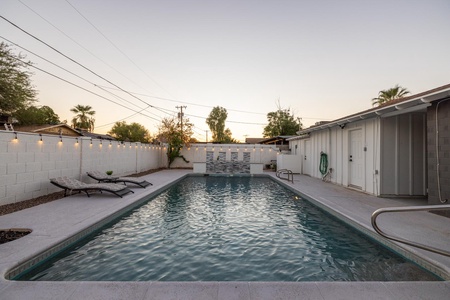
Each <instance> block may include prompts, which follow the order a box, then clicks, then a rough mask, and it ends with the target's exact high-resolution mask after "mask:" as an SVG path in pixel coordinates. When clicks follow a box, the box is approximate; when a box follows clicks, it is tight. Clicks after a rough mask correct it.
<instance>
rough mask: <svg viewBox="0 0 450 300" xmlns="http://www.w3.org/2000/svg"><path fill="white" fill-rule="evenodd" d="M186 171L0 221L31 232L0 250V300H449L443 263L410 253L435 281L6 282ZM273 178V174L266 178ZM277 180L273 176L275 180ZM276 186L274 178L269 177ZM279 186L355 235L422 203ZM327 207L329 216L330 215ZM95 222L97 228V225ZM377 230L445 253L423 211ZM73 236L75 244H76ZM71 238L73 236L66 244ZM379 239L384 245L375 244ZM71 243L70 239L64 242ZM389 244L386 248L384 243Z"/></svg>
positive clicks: (441, 223) (447, 245)
mask: <svg viewBox="0 0 450 300" xmlns="http://www.w3.org/2000/svg"><path fill="white" fill-rule="evenodd" d="M189 173H191V171H189V170H165V171H161V172H157V173H153V174H150V175H147V176H144V177H142V178H143V179H146V180H148V181H150V182H152V183H153V184H154V185H153V186H150V187H147V188H146V189H141V188H133V190H134V191H135V194H129V195H127V196H125V197H124V198H119V197H116V196H112V195H109V194H96V195H93V196H91V197H90V198H88V197H86V196H85V195H78V194H77V195H73V196H70V197H67V198H64V199H61V200H58V201H54V202H50V203H46V204H43V205H40V206H36V207H33V208H29V209H25V210H22V211H19V212H16V213H13V214H9V215H5V216H0V228H31V229H32V230H33V232H32V233H31V234H29V235H27V236H26V237H23V238H21V239H18V240H16V241H13V242H10V243H6V244H2V245H0V273H1V274H2V276H1V278H0V299H68V300H75V299H142V300H144V299H227V300H228V299H362V298H364V299H448V295H450V281H448V280H449V279H450V258H447V257H443V256H441V255H437V254H432V253H429V252H427V251H423V250H417V249H413V248H411V247H408V246H402V245H397V244H395V243H393V244H392V245H391V246H393V247H395V248H396V251H398V252H402V251H404V253H403V254H404V255H409V257H411V258H412V259H417V260H418V262H419V263H420V264H423V265H427V266H428V267H434V268H435V272H437V273H438V274H441V276H442V277H444V278H446V279H447V281H442V282H299V283H297V282H39V281H34V282H24V281H10V280H7V279H5V276H6V274H7V273H8V272H10V271H11V270H13V269H16V271H17V272H20V271H21V269H26V268H27V267H28V266H27V264H26V262H28V261H29V260H30V259H32V258H34V257H36V256H37V255H42V256H43V257H45V255H48V254H47V252H46V251H47V250H48V249H49V248H52V247H56V248H55V249H54V250H55V251H57V250H58V249H57V247H60V246H59V244H60V243H61V242H63V241H65V240H67V239H69V238H71V237H73V236H74V235H77V234H78V236H83V235H85V234H88V233H89V232H90V231H91V230H92V229H91V228H92V226H94V227H95V226H97V227H98V226H101V221H102V220H104V219H105V218H108V217H110V218H112V217H114V215H115V214H116V213H117V212H119V213H120V212H121V211H123V210H126V209H127V207H128V206H130V205H133V203H135V202H138V201H139V200H140V199H142V198H144V197H145V196H147V195H149V196H152V195H154V194H157V193H158V192H160V191H161V190H163V189H164V187H165V186H167V185H168V184H171V183H173V182H175V181H177V180H179V179H180V178H182V177H184V176H186V175H187V174H189ZM268 175H269V176H273V177H275V176H274V173H268ZM275 179H276V178H275ZM276 180H278V179H276ZM281 182H282V184H284V185H286V186H288V187H290V188H291V189H295V190H297V191H299V192H301V193H302V194H303V195H304V197H306V198H308V199H309V200H310V201H312V202H315V203H316V204H317V205H319V206H321V207H322V208H324V209H327V210H329V211H330V212H331V213H333V214H335V215H336V216H338V217H340V218H344V219H346V220H347V221H348V222H350V223H351V224H352V225H353V226H355V227H358V228H359V230H362V231H367V233H368V234H372V235H374V236H376V234H374V232H373V230H372V229H371V226H370V215H371V214H372V212H373V211H374V210H376V209H378V208H381V207H389V206H405V205H420V204H426V203H424V202H423V201H422V202H421V201H419V200H404V199H403V200H398V199H394V200H393V199H383V198H377V197H373V196H370V195H366V194H363V193H360V192H357V191H352V190H349V189H345V188H343V187H339V186H336V185H333V184H330V183H324V182H322V181H320V180H317V179H314V178H310V177H306V176H299V175H296V176H295V178H294V183H288V182H287V181H281ZM331 208H332V210H330V209H331ZM99 222H100V223H99ZM379 223H380V225H381V226H382V228H383V229H384V230H386V231H389V232H394V233H396V234H399V235H401V236H404V237H407V238H410V239H413V240H415V241H417V242H421V243H425V244H429V245H432V246H434V247H439V248H442V249H447V250H449V249H450V219H449V218H444V217H441V216H437V215H435V214H431V213H427V212H415V213H407V214H406V213H397V214H390V215H382V216H380V218H379ZM78 236H77V238H78ZM73 240H75V238H73ZM381 240H384V239H381ZM68 243H70V241H69V242H68ZM386 243H388V244H389V243H390V242H386Z"/></svg>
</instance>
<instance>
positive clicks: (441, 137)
mask: <svg viewBox="0 0 450 300" xmlns="http://www.w3.org/2000/svg"><path fill="white" fill-rule="evenodd" d="M448 100H450V84H449V85H445V86H442V87H439V88H436V89H433V90H429V91H426V92H423V93H420V94H416V95H413V96H410V97H405V98H401V99H397V100H394V101H390V102H388V103H385V104H383V105H381V106H378V107H375V108H372V109H369V110H366V111H362V112H359V113H356V114H353V115H350V116H346V117H343V118H340V119H337V120H334V121H331V122H320V123H318V125H315V126H312V127H309V128H307V129H304V130H301V131H299V132H298V133H297V134H298V136H295V137H292V138H290V139H288V141H289V148H290V149H291V154H290V155H289V156H288V157H287V156H285V155H280V156H279V158H278V167H279V168H287V169H292V168H293V169H295V170H297V171H298V172H297V173H301V174H305V175H309V176H312V177H317V178H323V179H324V180H327V181H331V182H332V183H335V184H339V185H343V186H346V187H349V188H352V189H357V190H361V191H363V192H366V193H369V194H373V195H376V196H381V197H391V196H398V197H402V196H404V197H415V196H417V197H428V202H429V203H430V204H440V203H445V202H446V201H447V200H448V199H449V198H450V131H449V126H450V102H449V101H448ZM323 153H324V154H326V156H325V155H322V154H323ZM325 159H326V160H327V163H328V166H327V170H326V172H324V170H323V167H324V163H325V162H324V160H325ZM283 161H286V162H287V163H285V164H286V166H283ZM293 162H294V163H293ZM320 167H322V170H320ZM321 171H322V172H321ZM323 173H324V174H323Z"/></svg>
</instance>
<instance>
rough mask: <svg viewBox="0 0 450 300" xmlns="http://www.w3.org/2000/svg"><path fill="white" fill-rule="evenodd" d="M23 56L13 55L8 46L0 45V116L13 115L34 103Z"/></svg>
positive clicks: (33, 95)
mask: <svg viewBox="0 0 450 300" xmlns="http://www.w3.org/2000/svg"><path fill="white" fill-rule="evenodd" d="M23 59H25V56H24V55H21V54H19V55H16V54H14V53H13V52H12V51H11V49H10V48H9V46H8V45H7V44H5V43H3V42H1V43H0V114H5V115H14V113H15V112H16V111H17V110H19V109H24V108H26V107H28V106H30V105H31V104H32V103H33V102H34V101H36V99H35V97H36V94H37V92H36V90H35V89H34V87H33V85H32V84H31V73H30V72H28V71H27V68H28V64H31V62H24V61H23Z"/></svg>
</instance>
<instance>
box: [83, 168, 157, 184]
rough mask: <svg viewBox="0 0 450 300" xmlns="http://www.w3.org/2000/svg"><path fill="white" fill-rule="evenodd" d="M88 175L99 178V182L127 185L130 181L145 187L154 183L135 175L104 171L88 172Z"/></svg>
mask: <svg viewBox="0 0 450 300" xmlns="http://www.w3.org/2000/svg"><path fill="white" fill-rule="evenodd" d="M87 175H88V176H89V177H91V178H93V179H95V180H97V181H98V182H99V183H101V182H113V183H117V182H122V183H123V184H125V185H126V184H127V182H128V183H132V184H136V185H139V186H140V187H143V188H145V187H147V186H149V185H153V184H151V183H150V182H148V181H146V180H138V179H136V178H134V177H114V176H110V175H106V173H103V172H100V171H91V172H87Z"/></svg>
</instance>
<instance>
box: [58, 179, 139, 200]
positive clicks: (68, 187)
mask: <svg viewBox="0 0 450 300" xmlns="http://www.w3.org/2000/svg"><path fill="white" fill-rule="evenodd" d="M50 182H51V183H53V184H54V185H56V186H57V187H60V188H62V189H64V197H66V196H67V191H69V193H71V192H72V191H78V192H85V193H86V195H87V196H88V197H90V195H89V191H100V193H101V192H103V191H105V192H110V193H113V194H114V195H117V196H119V197H120V198H122V197H123V196H124V195H125V194H128V193H134V192H133V191H132V190H130V189H129V188H127V187H126V186H123V185H121V184H115V183H84V182H81V181H79V180H76V179H73V178H69V177H65V176H63V177H57V178H52V179H50Z"/></svg>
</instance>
